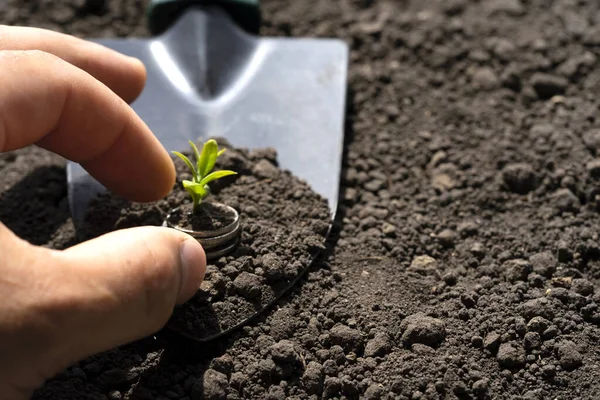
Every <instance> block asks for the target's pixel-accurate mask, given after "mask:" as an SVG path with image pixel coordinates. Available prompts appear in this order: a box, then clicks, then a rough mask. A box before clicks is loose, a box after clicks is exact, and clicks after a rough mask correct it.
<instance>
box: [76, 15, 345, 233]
mask: <svg viewBox="0 0 600 400" xmlns="http://www.w3.org/2000/svg"><path fill="white" fill-rule="evenodd" d="M97 42H99V43H101V44H103V45H106V46H108V47H111V48H113V49H115V50H117V51H120V52H122V53H124V54H128V55H131V56H134V57H137V58H139V59H141V60H142V61H143V62H144V63H145V65H146V68H147V69H148V82H147V86H146V88H145V89H144V92H143V93H142V95H141V96H140V98H139V99H138V100H136V101H135V102H134V103H133V105H132V107H133V108H134V110H135V111H136V112H137V113H138V114H139V115H140V116H141V118H142V119H143V120H144V121H145V122H146V124H148V126H149V127H150V129H152V131H153V132H154V134H155V135H156V136H157V137H158V138H159V140H160V141H161V142H162V143H163V145H164V146H165V148H166V149H167V150H168V151H172V150H178V151H182V150H185V149H186V148H187V147H188V144H187V141H188V140H197V139H198V138H201V137H202V138H208V137H210V136H221V137H224V138H227V139H228V140H229V141H230V142H231V143H232V144H233V145H234V146H239V147H248V148H257V147H274V148H275V149H276V150H277V151H278V155H279V161H280V166H281V167H282V168H285V169H289V170H290V171H292V173H294V174H295V175H296V176H298V177H300V178H302V179H304V180H306V181H307V182H308V183H309V184H310V185H311V186H312V187H313V189H314V190H315V191H317V192H318V193H320V194H321V195H323V196H324V197H325V198H327V200H328V202H329V206H330V208H331V210H332V218H333V216H334V213H335V210H336V208H337V201H338V190H339V179H340V172H341V171H340V170H341V161H342V146H343V137H344V114H345V100H346V79H347V63H348V48H347V45H346V44H345V43H344V42H342V41H340V40H335V39H308V38H307V39H304V38H269V37H254V36H251V35H248V34H247V33H245V32H244V31H242V30H241V29H239V28H238V27H237V26H236V25H235V24H234V23H233V22H232V21H231V20H230V19H229V17H228V16H227V15H226V14H225V13H224V12H222V11H221V10H219V9H203V8H190V10H189V11H187V12H186V13H185V14H184V15H183V16H182V17H181V18H180V20H179V21H177V23H176V24H175V25H174V26H173V27H172V28H171V29H170V30H169V31H168V32H167V33H165V34H164V35H162V36H159V37H156V38H150V39H148V38H146V39H114V40H113V39H109V40H97ZM67 176H68V180H69V202H70V207H71V212H72V215H73V220H74V223H75V226H76V227H78V226H81V223H82V222H83V219H84V216H85V213H86V210H87V207H88V204H89V201H90V200H91V199H92V198H93V197H94V196H96V195H97V194H98V192H99V191H102V190H105V189H104V187H103V186H101V185H100V184H99V183H98V182H97V181H95V180H94V179H93V178H91V177H90V176H89V175H88V174H87V172H86V171H85V170H84V169H83V168H81V167H80V166H79V165H78V164H75V163H69V164H68V166H67Z"/></svg>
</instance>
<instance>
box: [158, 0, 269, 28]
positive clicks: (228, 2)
mask: <svg viewBox="0 0 600 400" xmlns="http://www.w3.org/2000/svg"><path fill="white" fill-rule="evenodd" d="M195 5H201V6H218V7H221V8H222V9H223V10H224V11H225V12H227V13H228V14H229V16H231V18H232V19H233V20H234V21H235V22H236V24H238V25H239V26H240V27H241V28H242V29H244V30H245V31H247V32H249V33H253V34H258V32H259V29H260V22H261V14H260V5H259V0H151V1H150V4H149V5H148V29H149V30H150V32H151V33H152V34H153V35H158V34H161V33H163V32H164V31H165V30H167V29H168V28H169V26H171V24H172V23H173V22H175V20H176V19H177V18H178V17H179V16H180V15H181V14H182V13H183V12H184V11H185V9H186V8H188V7H190V6H195Z"/></svg>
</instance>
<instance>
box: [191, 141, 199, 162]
mask: <svg viewBox="0 0 600 400" xmlns="http://www.w3.org/2000/svg"><path fill="white" fill-rule="evenodd" d="M188 143H189V144H190V146H191V147H192V150H193V151H194V156H196V161H198V160H199V159H200V152H198V147H196V144H195V143H194V142H192V141H191V140H189V141H188Z"/></svg>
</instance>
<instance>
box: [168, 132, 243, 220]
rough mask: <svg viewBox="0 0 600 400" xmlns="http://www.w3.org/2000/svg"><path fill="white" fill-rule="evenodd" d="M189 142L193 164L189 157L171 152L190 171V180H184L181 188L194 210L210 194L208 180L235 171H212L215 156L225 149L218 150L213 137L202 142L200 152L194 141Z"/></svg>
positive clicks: (210, 180) (215, 159) (231, 173)
mask: <svg viewBox="0 0 600 400" xmlns="http://www.w3.org/2000/svg"><path fill="white" fill-rule="evenodd" d="M189 143H190V146H191V147H192V150H193V152H194V155H195V156H196V165H195V166H194V164H193V163H192V161H191V160H190V159H189V158H187V157H186V156H185V155H183V154H181V153H180V152H178V151H174V152H173V154H175V155H176V156H178V157H179V158H181V159H182V160H183V162H185V164H186V165H187V166H188V168H189V169H190V170H191V171H192V180H191V181H189V180H184V181H183V188H184V189H185V190H186V191H187V192H188V193H189V194H190V196H191V197H192V201H193V202H194V211H196V210H197V209H198V206H199V205H200V204H201V203H202V200H204V199H205V198H206V196H208V195H209V194H210V188H209V186H208V184H209V183H210V182H212V181H214V180H216V179H220V178H223V177H225V176H229V175H236V174H237V172H234V171H228V170H221V171H214V172H213V171H212V169H213V168H214V166H215V163H216V162H217V158H219V156H220V155H221V154H223V152H225V149H222V150H219V148H218V146H217V142H216V141H215V140H214V139H210V140H208V141H207V142H206V143H204V147H203V148H202V153H200V152H198V147H196V145H195V144H194V142H192V141H190V142H189Z"/></svg>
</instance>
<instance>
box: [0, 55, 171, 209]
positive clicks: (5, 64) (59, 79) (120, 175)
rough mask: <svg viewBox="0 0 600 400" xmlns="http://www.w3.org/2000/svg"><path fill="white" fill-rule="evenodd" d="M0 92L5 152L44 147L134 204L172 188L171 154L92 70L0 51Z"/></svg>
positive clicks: (49, 58) (0, 148)
mask: <svg viewBox="0 0 600 400" xmlns="http://www.w3.org/2000/svg"><path fill="white" fill-rule="evenodd" d="M0 87H1V88H2V90H1V91H0V152H2V151H10V150H15V149H18V148H21V147H25V146H27V145H30V144H38V145H39V146H41V147H44V148H46V149H48V150H50V151H52V152H55V153H57V154H59V155H61V156H63V157H65V158H68V159H70V160H73V161H75V162H78V163H80V164H81V165H82V166H83V167H84V168H85V169H86V170H87V171H88V172H89V173H90V175H92V176H93V177H94V178H96V179H97V180H99V181H100V182H101V183H102V184H103V185H105V186H106V187H107V188H108V189H109V190H111V191H113V192H115V193H117V194H120V195H122V196H124V197H127V198H129V199H130V200H132V201H140V202H145V201H154V200H157V199H159V198H161V197H164V196H166V195H167V194H168V193H169V191H170V190H171V189H172V188H173V184H174V182H175V167H174V165H173V162H172V160H171V157H170V156H169V154H168V153H167V151H166V150H165V149H164V148H163V146H162V145H161V144H160V142H159V141H158V139H156V137H155V136H154V135H153V134H152V132H151V131H150V129H149V128H148V127H147V126H146V124H144V122H143V121H142V120H141V118H140V117H139V116H138V115H137V114H136V113H135V112H134V111H133V109H132V108H131V107H129V105H128V104H127V103H126V102H125V101H124V100H123V99H121V98H120V97H119V96H118V95H116V94H115V93H114V92H113V91H112V90H110V89H109V88H108V87H107V86H105V85H104V84H103V83H101V82H100V81H98V80H96V79H94V78H93V77H92V76H91V75H89V74H88V73H87V72H85V71H83V70H81V69H79V68H77V67H75V66H73V65H72V64H70V63H67V62H66V61H64V60H62V59H61V58H58V57H56V56H54V55H51V54H48V53H44V52H41V51H0Z"/></svg>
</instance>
